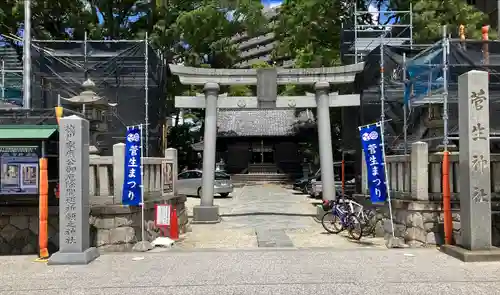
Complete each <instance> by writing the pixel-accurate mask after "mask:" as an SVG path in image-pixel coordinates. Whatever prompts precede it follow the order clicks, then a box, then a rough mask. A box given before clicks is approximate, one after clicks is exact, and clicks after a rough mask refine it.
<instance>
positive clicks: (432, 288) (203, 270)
mask: <svg viewBox="0 0 500 295" xmlns="http://www.w3.org/2000/svg"><path fill="white" fill-rule="evenodd" d="M289 249H290V248H289ZM33 259H34V257H30V256H11V257H6V256H4V257H0V271H1V273H0V294H1V295H39V294H44V295H77V294H78V295H87V294H88V295H99V294H105V295H115V294H116V295H121V294H141V295H169V294H172V295H174V294H175V295H183V294H186V295H198V294H199V295H226V294H227V295H230V294H245V295H257V294H258V295H260V294H262V295H268V294H273V295H282V294H283V295H290V294H300V295H302V294H317V295H323V294H324V295H327V294H328V295H330V294H352V295H356V294H360V295H361V294H363V295H372V294H373V295H380V294H387V295H400V294H422V295H428V294H453V295H462V294H463V295H469V294H481V295H483V294H484V295H488V294H499V292H500V291H499V290H500V280H499V270H500V264H499V263H495V262H486V263H470V264H464V263H462V262H460V261H458V260H455V259H453V258H451V257H449V256H446V255H444V254H441V253H440V252H438V251H437V250H435V249H404V250H403V249H399V250H390V251H388V250H377V249H365V250H331V249H307V250H297V249H291V250H283V249H271V250H269V248H267V249H266V250H263V249H255V250H246V251H241V250H217V251H214V250H205V251H203V250H192V251H182V250H179V251H176V250H171V251H169V252H167V253H115V254H107V255H102V256H101V257H99V258H98V259H97V260H96V261H94V262H93V263H91V264H90V265H87V266H48V265H46V264H44V263H40V262H32V261H33Z"/></svg>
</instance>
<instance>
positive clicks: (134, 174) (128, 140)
mask: <svg viewBox="0 0 500 295" xmlns="http://www.w3.org/2000/svg"><path fill="white" fill-rule="evenodd" d="M141 137H142V130H141V129H140V128H139V127H135V126H134V127H128V128H127V135H126V136H125V178H124V181H123V194H122V204H123V205H129V206H139V205H140V204H141V203H142V176H141Z"/></svg>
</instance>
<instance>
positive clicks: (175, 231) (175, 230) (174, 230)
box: [170, 209, 179, 240]
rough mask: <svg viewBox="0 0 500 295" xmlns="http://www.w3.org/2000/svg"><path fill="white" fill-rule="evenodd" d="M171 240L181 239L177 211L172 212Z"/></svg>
mask: <svg viewBox="0 0 500 295" xmlns="http://www.w3.org/2000/svg"><path fill="white" fill-rule="evenodd" d="M170 212H171V213H170V238H171V239H172V240H178V239H179V223H178V222H177V210H176V209H174V210H172V211H170Z"/></svg>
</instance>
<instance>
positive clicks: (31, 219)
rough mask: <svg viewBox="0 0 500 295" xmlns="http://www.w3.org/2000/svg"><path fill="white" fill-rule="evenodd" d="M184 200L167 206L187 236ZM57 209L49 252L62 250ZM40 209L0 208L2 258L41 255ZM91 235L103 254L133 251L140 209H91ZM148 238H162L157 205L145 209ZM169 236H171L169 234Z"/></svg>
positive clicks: (51, 223) (176, 199) (51, 216)
mask: <svg viewBox="0 0 500 295" xmlns="http://www.w3.org/2000/svg"><path fill="white" fill-rule="evenodd" d="M185 201H186V197H185V196H177V197H173V198H171V199H168V200H167V203H169V204H171V205H173V206H175V208H176V209H177V216H178V223H179V231H180V233H184V232H186V229H187V223H188V217H187V210H186V208H185V206H184V203H185ZM58 209H59V208H58V207H50V208H49V219H48V236H49V245H48V246H49V247H48V248H49V249H48V250H49V252H50V253H54V252H56V251H57V250H58V248H59V217H58ZM38 220H39V219H38V207H0V255H12V254H37V253H38V226H39V224H38ZM89 222H90V225H91V227H90V235H91V239H90V241H91V243H92V245H93V246H95V247H98V248H99V250H101V251H130V250H131V249H132V246H133V245H134V243H135V242H137V241H139V240H140V239H141V209H140V208H139V207H127V206H121V205H100V206H92V207H91V216H90V218H89ZM144 228H145V232H146V236H145V238H146V239H148V240H149V241H152V240H153V239H154V238H156V237H157V236H158V235H159V229H157V228H156V227H155V226H154V204H150V205H149V206H146V208H145V227H144ZM167 236H168V232H167Z"/></svg>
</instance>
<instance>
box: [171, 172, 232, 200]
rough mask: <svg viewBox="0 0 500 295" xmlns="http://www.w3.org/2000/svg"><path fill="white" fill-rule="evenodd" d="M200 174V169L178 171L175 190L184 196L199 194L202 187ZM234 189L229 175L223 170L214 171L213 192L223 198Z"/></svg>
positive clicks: (201, 173)
mask: <svg viewBox="0 0 500 295" xmlns="http://www.w3.org/2000/svg"><path fill="white" fill-rule="evenodd" d="M202 175H203V172H202V171H201V170H187V171H184V172H182V173H179V175H178V176H177V182H176V191H177V193H179V194H182V195H186V196H198V197H200V196H201V187H202V181H201V179H202ZM233 190H234V186H233V182H232V181H231V176H230V175H229V174H227V173H225V172H221V171H216V172H215V182H214V193H215V194H218V195H220V196H221V197H223V198H226V197H228V196H229V194H230V193H232V192H233Z"/></svg>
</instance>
